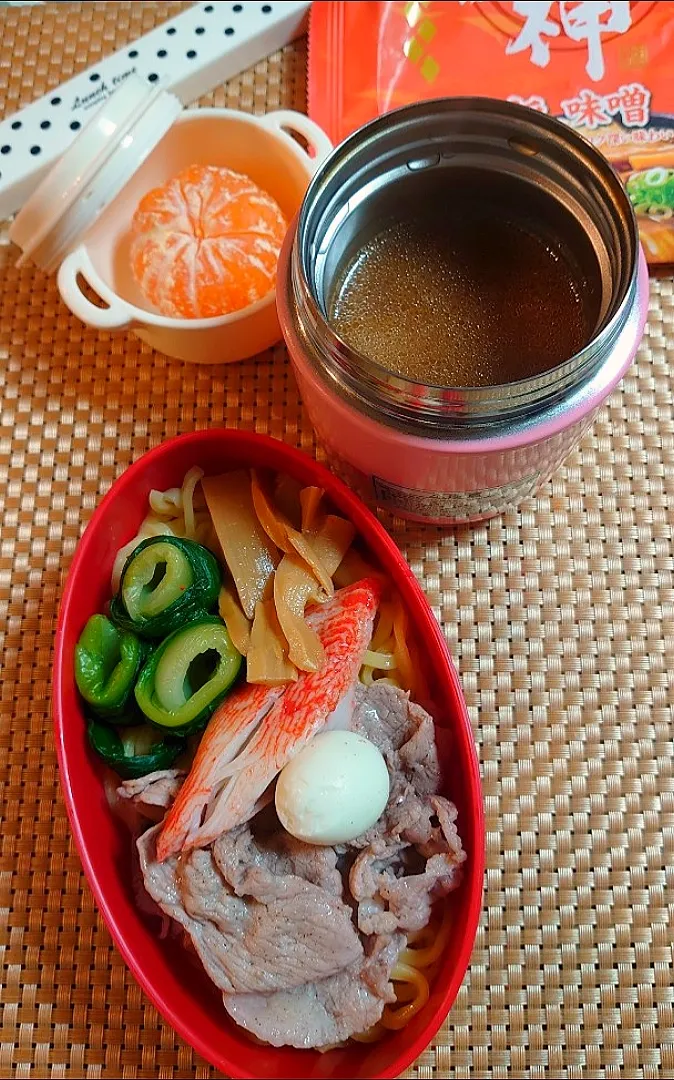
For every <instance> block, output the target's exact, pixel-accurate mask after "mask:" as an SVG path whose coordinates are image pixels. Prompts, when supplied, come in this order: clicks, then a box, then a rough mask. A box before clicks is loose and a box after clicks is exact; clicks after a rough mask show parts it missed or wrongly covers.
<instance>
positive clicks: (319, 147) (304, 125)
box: [258, 109, 332, 172]
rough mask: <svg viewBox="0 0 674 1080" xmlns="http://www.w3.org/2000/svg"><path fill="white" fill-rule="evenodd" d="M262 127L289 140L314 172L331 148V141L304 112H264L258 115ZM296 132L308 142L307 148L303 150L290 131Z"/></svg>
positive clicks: (285, 110) (288, 110)
mask: <svg viewBox="0 0 674 1080" xmlns="http://www.w3.org/2000/svg"><path fill="white" fill-rule="evenodd" d="M258 120H259V121H260V123H261V124H263V125H264V127H269V128H272V129H273V130H274V131H277V132H278V133H279V135H282V136H283V138H284V139H286V140H287V141H289V142H291V143H292V145H293V147H294V148H295V149H296V150H299V151H300V153H302V154H303V155H304V156H305V157H306V158H308V159H309V162H310V164H311V171H312V172H316V170H317V169H318V166H319V165H320V164H321V163H322V162H323V161H324V160H325V158H326V157H327V156H328V154H329V153H330V151H331V150H332V143H331V142H330V140H329V138H328V136H327V135H326V134H325V132H324V131H323V129H322V128H320V127H319V126H318V124H316V123H314V121H313V120H310V119H309V117H308V116H305V115H304V113H299V112H294V110H293V109H277V110H276V111H275V112H270V113H266V114H265V115H264V116H260V117H258ZM293 131H295V132H297V134H298V135H301V136H302V137H303V138H304V139H306V140H307V142H308V143H309V149H308V150H305V149H304V147H303V146H301V145H300V144H299V143H298V141H297V139H294V138H293V136H292V134H291V132H293Z"/></svg>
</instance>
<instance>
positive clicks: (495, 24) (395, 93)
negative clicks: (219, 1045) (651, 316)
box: [309, 0, 674, 265]
mask: <svg viewBox="0 0 674 1080" xmlns="http://www.w3.org/2000/svg"><path fill="white" fill-rule="evenodd" d="M464 95H469V96H474V95H479V96H484V97H494V98H502V99H503V98H505V99H507V100H509V101H514V102H519V103H520V104H523V105H527V106H529V107H530V108H532V109H538V110H539V111H541V112H545V113H549V114H550V115H551V116H555V117H558V118H559V119H560V120H563V121H564V122H565V123H567V124H569V125H570V126H571V127H573V128H575V129H576V131H578V132H580V133H581V134H583V135H584V136H586V138H588V139H589V140H590V141H591V142H592V143H594V145H595V146H596V147H598V148H599V149H600V150H601V151H602V153H603V154H604V155H605V156H606V157H607V158H608V159H609V161H610V162H611V163H612V165H613V167H614V168H615V170H616V171H617V173H618V175H619V176H620V178H621V179H622V181H623V183H624V184H625V187H626V189H627V192H628V194H629V197H630V199H631V201H632V204H633V206H634V209H635V212H636V215H637V220H638V223H639V230H640V233H641V239H642V243H643V246H644V250H645V252H646V257H647V259H648V261H649V262H650V263H651V264H652V265H654V264H658V263H660V264H662V263H672V262H674V3H669V2H666V0H658V2H655V3H646V2H644V3H639V2H637V3H628V2H622V3H619V2H615V3H608V2H603V0H586V2H576V3H564V2H561V0H560V2H558V3H545V2H539V0H534V2H523V0H519V2H513V3H500V4H499V3H489V2H485V3H480V2H478V0H473V2H471V0H459V2H456V3H423V2H410V3H367V4H355V3H331V2H328V3H319V4H314V5H313V10H312V14H311V23H310V36H309V112H310V115H311V116H312V118H313V119H314V120H316V121H317V122H318V123H319V124H320V125H321V126H322V127H323V128H324V129H325V130H326V131H327V133H328V135H329V136H330V137H331V138H332V139H333V141H335V142H337V141H341V140H342V139H344V138H345V137H346V136H347V135H349V134H351V132H353V131H355V130H356V128H358V127H360V126H361V125H362V124H364V123H366V122H367V121H369V120H372V119H374V118H375V117H376V116H378V115H380V114H381V113H385V112H388V111H389V110H391V109H395V108H399V107H400V106H402V105H408V104H410V103H412V102H414V101H420V100H423V99H429V98H437V97H450V96H451V97H454V96H464Z"/></svg>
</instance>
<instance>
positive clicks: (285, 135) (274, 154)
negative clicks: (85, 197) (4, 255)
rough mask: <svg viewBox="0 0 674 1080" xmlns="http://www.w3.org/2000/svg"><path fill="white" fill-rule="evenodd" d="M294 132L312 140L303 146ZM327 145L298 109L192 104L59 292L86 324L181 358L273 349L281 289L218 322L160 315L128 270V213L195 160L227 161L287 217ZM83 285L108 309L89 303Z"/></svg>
mask: <svg viewBox="0 0 674 1080" xmlns="http://www.w3.org/2000/svg"><path fill="white" fill-rule="evenodd" d="M292 133H296V134H299V135H300V136H301V137H302V138H303V139H304V140H305V141H306V143H307V149H304V147H303V146H302V145H300V143H299V142H298V141H297V139H296V138H295V137H294V136H293V134H292ZM331 149H332V145H331V143H330V141H329V139H328V138H327V136H326V135H325V134H324V133H323V131H322V130H321V129H320V128H319V127H318V126H317V125H316V124H314V123H313V122H312V121H311V120H309V118H308V117H306V116H304V115H303V114H302V113H296V112H292V111H289V110H281V111H278V112H272V113H267V115H266V116H249V115H247V114H245V113H241V112H236V111H235V110H232V109H188V110H186V111H185V112H183V113H181V114H180V115H179V116H178V118H177V119H176V121H175V123H174V124H173V126H172V127H171V128H170V130H169V131H168V132H167V134H166V135H164V137H163V138H162V140H161V142H159V144H158V145H157V146H156V147H155V149H154V150H153V151H152V152H151V153H150V154H149V156H148V157H147V158H146V159H145V161H144V162H143V163H142V165H141V166H140V167H139V168H138V170H137V172H136V173H135V174H134V175H133V177H132V178H131V180H129V182H128V183H127V184H126V185H125V186H124V188H123V189H122V191H121V192H120V193H119V194H118V195H117V196H116V198H115V199H114V200H113V201H112V202H111V203H110V205H109V206H108V207H107V208H106V209H105V210H104V211H103V213H102V214H101V215H100V217H99V218H98V220H97V221H96V222H95V224H94V225H93V226H92V227H91V228H90V229H89V231H88V232H87V233H86V235H85V236H84V237H83V239H82V242H81V243H80V244H79V246H78V247H76V248H75V249H74V250H73V251H72V252H71V253H70V254H69V255H67V256H66V258H65V259H64V261H63V262H62V263H61V266H60V268H59V271H58V287H59V290H60V293H61V296H62V297H63V299H64V301H65V303H66V304H67V305H68V307H69V308H70V310H71V311H72V312H73V313H74V314H75V315H77V317H78V318H80V319H81V320H82V322H84V323H86V324H87V325H88V326H92V327H95V328H96V329H99V330H122V329H125V330H131V331H132V332H133V333H134V334H136V335H137V336H138V337H139V338H140V339H141V340H142V341H145V342H146V343H147V344H148V345H151V346H152V348H154V349H158V350H159V351H160V352H164V353H166V354H167V355H168V356H173V357H176V358H177V359H179V360H188V361H192V362H196V363H207V364H217V363H219V364H223V363H230V362H232V361H234V360H241V359H243V358H245V357H248V356H253V355H255V354H256V353H258V352H261V351H262V350H264V349H267V348H269V346H270V345H273V344H274V343H275V342H277V341H278V340H279V339H280V337H281V331H280V329H279V323H278V317H277V314H276V293H275V290H272V291H271V292H270V293H269V294H268V295H267V296H265V297H264V298H263V299H262V300H259V301H258V302H257V303H255V304H251V305H250V306H248V307H246V308H243V309H242V310H241V311H236V312H233V313H232V314H231V315H221V316H218V317H216V318H209V319H178V318H169V317H167V316H165V315H161V314H159V313H158V312H156V311H154V310H153V309H152V308H151V307H150V306H149V305H148V303H147V301H146V300H145V298H144V297H143V296H142V294H141V292H140V290H139V288H138V286H137V285H136V283H135V281H134V279H133V277H132V274H131V267H130V259H129V242H130V233H129V229H130V225H131V219H132V217H133V213H134V211H135V209H136V206H137V205H138V202H139V201H140V199H141V197H142V196H143V195H145V194H146V192H148V191H150V190H151V189H152V188H154V187H157V186H158V185H160V184H163V183H165V182H166V181H167V180H170V179H171V177H173V176H175V175H176V174H177V173H179V172H180V171H181V170H182V169H184V168H186V167H187V166H189V165H195V164H199V165H219V166H226V167H228V168H230V169H234V170H236V171H237V172H242V173H245V174H246V175H247V176H250V177H251V179H252V180H254V181H255V183H256V184H258V185H259V186H260V187H261V188H263V189H264V190H265V191H267V192H268V193H269V194H270V195H271V196H272V197H273V198H274V199H276V201H277V203H278V204H279V206H280V207H281V209H282V211H283V213H284V214H285V217H286V219H287V220H288V221H289V222H290V221H291V220H292V218H293V217H294V215H295V214H296V212H297V210H298V209H299V206H300V203H301V202H302V198H303V196H304V192H305V190H306V188H307V185H308V183H309V180H310V179H311V177H312V175H313V173H314V172H315V170H316V168H317V167H318V165H319V164H320V163H321V161H322V160H323V159H324V158H325V157H326V156H327V154H328V153H329V152H330V150H331ZM83 285H84V286H89V289H91V290H93V292H94V293H95V294H96V295H97V296H98V297H99V298H100V301H102V304H103V305H104V306H97V304H96V303H94V302H92V300H91V299H89V297H88V296H87V295H85V292H84V291H83ZM87 291H88V290H87Z"/></svg>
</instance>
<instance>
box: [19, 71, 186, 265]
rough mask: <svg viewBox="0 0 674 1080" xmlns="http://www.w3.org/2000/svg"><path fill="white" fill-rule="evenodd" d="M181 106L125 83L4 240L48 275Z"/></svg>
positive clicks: (137, 82)
mask: <svg viewBox="0 0 674 1080" xmlns="http://www.w3.org/2000/svg"><path fill="white" fill-rule="evenodd" d="M181 109H182V105H181V103H180V101H179V99H178V98H177V97H175V95H174V94H170V93H168V92H167V91H166V90H162V89H161V88H160V87H148V86H147V85H146V84H145V83H144V82H143V81H142V79H139V78H138V76H137V75H129V76H128V77H127V78H126V79H125V80H124V82H123V83H122V84H121V86H120V87H119V89H118V90H115V92H114V93H113V94H112V95H111V96H110V97H109V98H108V99H107V100H106V101H104V102H103V104H102V105H101V107H100V108H99V109H98V110H97V111H96V113H95V114H94V115H93V116H92V118H91V120H90V121H89V123H88V124H87V125H86V126H85V127H83V128H82V131H81V132H80V133H79V135H78V136H77V138H76V139H75V141H74V142H73V143H72V144H71V146H70V147H69V148H68V150H66V152H65V154H64V155H63V157H61V158H60V159H59V160H58V162H57V163H56V165H55V166H54V167H53V169H51V170H50V171H49V172H48V173H47V175H46V176H45V178H44V180H42V182H41V183H40V184H39V186H38V187H37V188H36V189H35V191H34V192H33V194H32V195H31V197H30V198H29V199H28V202H26V204H25V205H24V207H23V209H22V210H21V211H20V212H19V214H17V216H16V218H15V220H14V222H13V224H12V226H11V228H10V230H9V238H10V240H12V241H13V242H14V243H15V244H16V245H17V246H18V247H20V248H21V252H22V254H21V256H20V258H19V260H18V262H17V265H18V266H22V265H23V264H24V263H25V262H27V261H28V259H31V260H32V261H33V262H34V263H36V265H37V266H39V267H40V268H41V269H42V270H45V271H47V272H48V273H51V272H53V271H55V270H56V269H57V268H58V266H59V265H60V263H61V262H62V260H63V259H64V258H65V256H66V255H67V254H68V253H69V252H70V251H72V250H73V248H74V247H76V246H77V244H78V243H79V242H80V240H81V238H82V237H83V235H84V233H85V232H86V231H87V230H88V229H89V228H90V227H91V226H92V225H93V223H94V222H95V221H96V219H97V218H98V216H99V214H100V213H101V212H102V211H103V210H105V208H106V207H107V206H108V205H109V204H110V203H111V202H112V200H113V199H114V198H115V196H116V195H118V194H119V192H120V191H121V190H122V188H123V187H124V185H125V184H126V183H127V182H128V181H129V180H130V179H131V177H132V176H133V175H134V173H135V172H136V170H137V169H138V167H139V166H140V165H141V164H142V162H143V161H145V159H146V157H147V156H148V154H149V153H150V152H151V151H152V150H154V148H155V146H156V145H157V144H158V143H159V142H160V141H161V139H162V138H163V137H164V135H165V134H166V132H167V131H168V130H169V128H170V127H171V125H172V124H173V122H174V121H175V119H176V117H177V116H178V114H179V113H180V111H181Z"/></svg>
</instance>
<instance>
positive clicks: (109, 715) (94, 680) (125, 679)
mask: <svg viewBox="0 0 674 1080" xmlns="http://www.w3.org/2000/svg"><path fill="white" fill-rule="evenodd" d="M143 654H144V648H143V644H142V642H141V641H139V639H138V638H137V637H136V635H135V634H134V633H132V632H131V631H129V630H120V629H118V628H117V627H116V626H113V624H112V623H111V622H110V620H109V619H106V617H105V615H92V617H91V618H90V619H89V621H88V623H87V625H86V626H85V627H84V630H83V631H82V635H81V637H80V639H79V641H78V642H77V645H76V646H75V682H76V683H77V689H78V690H79V692H80V694H81V695H82V697H83V698H84V700H85V701H86V702H87V703H88V704H89V705H90V706H91V708H92V709H93V711H94V712H95V713H97V715H98V716H102V717H104V718H106V719H108V720H111V721H113V722H114V723H116V724H123V723H133V722H134V713H135V704H134V699H133V689H134V686H135V682H136V675H137V674H138V670H139V668H140V665H141V663H142V660H143Z"/></svg>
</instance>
